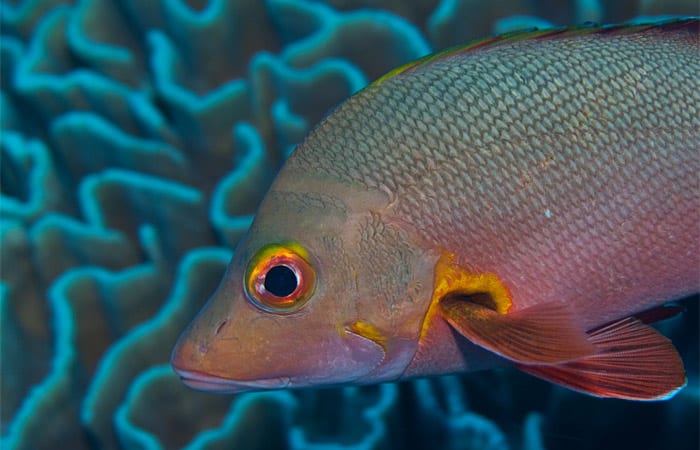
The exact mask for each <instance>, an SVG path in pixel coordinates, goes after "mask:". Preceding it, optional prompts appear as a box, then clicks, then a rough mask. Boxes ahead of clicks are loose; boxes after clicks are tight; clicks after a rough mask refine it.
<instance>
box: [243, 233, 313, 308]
mask: <svg viewBox="0 0 700 450" xmlns="http://www.w3.org/2000/svg"><path fill="white" fill-rule="evenodd" d="M315 285H316V272H315V271H314V269H313V267H312V266H311V263H310V262H309V256H308V252H307V251H306V249H305V248H304V247H302V246H301V245H299V244H297V243H285V244H271V245H266V246H264V247H262V248H261V249H260V250H258V252H257V253H256V254H255V256H253V257H252V258H251V260H250V262H249V263H248V269H247V270H246V275H245V292H246V295H247V296H248V299H249V300H250V301H251V302H252V303H253V305H255V306H256V307H258V308H260V309H262V310H264V311H268V312H274V313H281V314H284V313H290V312H293V311H296V310H298V309H299V308H300V307H301V306H303V305H304V304H305V303H306V301H307V300H308V299H309V298H310V297H311V294H312V293H313V290H314V288H315Z"/></svg>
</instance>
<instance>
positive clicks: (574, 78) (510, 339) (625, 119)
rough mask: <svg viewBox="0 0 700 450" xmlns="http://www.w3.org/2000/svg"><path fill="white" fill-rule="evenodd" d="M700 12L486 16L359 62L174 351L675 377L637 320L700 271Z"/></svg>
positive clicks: (655, 337)
mask: <svg viewBox="0 0 700 450" xmlns="http://www.w3.org/2000/svg"><path fill="white" fill-rule="evenodd" d="M699 48H700V40H699V38H698V20H697V19H692V20H684V21H676V22H669V23H665V24H660V25H639V26H621V27H603V28H578V29H571V30H548V31H538V32H531V33H519V34H512V35H506V36H500V37H496V38H490V39H486V40H483V41H479V42H477V43H473V44H471V45H468V46H466V47H462V48H459V49H452V50H448V51H445V52H441V53H437V54H435V55H431V56H429V57H426V58H423V59H421V60H418V61H416V62H414V63H411V64H408V65H406V66H404V67H401V68H399V69H397V70H395V71H393V72H391V73H390V74H388V75H386V76H385V77H383V78H381V79H379V80H378V81H376V82H375V83H373V84H371V85H370V86H368V87H367V88H365V89H364V90H362V91H361V92H359V93H358V94H356V95H355V96H353V97H351V98H350V99H349V100H347V101H346V102H345V103H343V104H341V105H340V106H339V107H338V108H337V109H336V110H335V111H334V112H333V113H332V114H330V115H329V116H328V117H327V118H326V119H325V120H323V121H322V122H321V123H320V124H319V125H318V126H317V127H316V128H315V129H314V130H313V131H312V132H311V133H310V134H309V136H308V137H307V138H306V139H305V140H304V142H303V143H301V144H300V145H299V146H298V148H297V149H296V151H295V152H294V153H293V154H292V156H291V157H290V158H289V160H288V161H287V163H286V165H285V166H284V168H283V169H282V171H281V172H280V174H279V175H278V177H277V179H276V180H275V182H274V184H273V186H272V188H271V189H270V191H269V193H268V194H267V196H266V198H265V199H264V201H263V203H262V205H261V206H260V209H259V211H258V214H257V217H256V219H255V222H254V224H253V225H252V227H251V229H250V231H249V233H248V235H247V236H246V237H245V238H244V239H243V240H242V242H241V243H240V244H239V246H238V249H237V250H236V253H235V256H234V258H233V260H232V261H231V264H230V266H229V269H228V271H227V273H226V275H225V277H224V279H223V281H222V282H221V285H220V287H219V289H218V290H217V292H216V293H215V294H214V296H213V297H212V298H211V299H210V301H209V302H208V303H207V305H206V306H205V307H204V309H203V310H202V311H201V313H200V314H199V315H198V316H197V317H196V318H195V320H194V321H193V322H192V324H191V325H190V326H189V327H188V328H187V330H186V331H185V332H184V333H183V335H182V337H181V338H180V340H179V341H178V343H177V345H176V347H175V349H174V351H173V356H172V364H173V367H174V368H175V370H176V371H177V373H178V374H179V375H180V376H181V378H182V380H183V381H184V383H185V384H187V385H188V386H191V387H193V388H195V389H202V390H212V391H219V392H241V391H246V390H255V389H275V388H286V387H290V388H299V387H309V386H327V385H339V384H364V383H375V382H382V381H391V380H403V379H408V378H412V377H419V376H427V375H437V374H447V373H456V372H467V371H473V370H481V369H489V368H493V367H498V366H503V365H511V366H515V367H517V368H518V369H520V370H522V371H524V372H527V373H530V374H532V375H535V376H537V377H541V378H544V379H546V380H549V381H552V382H554V383H557V384H560V385H563V386H566V387H569V388H571V389H575V390H578V391H581V392H585V393H588V394H592V395H596V396H601V397H617V398H625V399H636V400H660V399H666V398H670V397H671V396H673V394H674V393H676V392H677V391H678V390H679V389H681V388H682V387H683V386H684V385H685V382H686V378H685V373H684V369H683V363H682V361H681V359H680V357H679V355H678V353H677V352H676V350H675V348H674V347H673V345H672V344H671V342H670V341H669V340H668V339H666V338H665V337H663V336H662V335H661V334H659V333H658V332H657V331H656V330H654V329H653V328H651V327H650V326H649V325H648V324H647V323H648V322H652V321H655V320H658V319H660V318H664V317H667V316H670V315H673V314H674V313H676V312H677V311H676V309H674V308H668V307H664V306H663V305H664V303H665V302H667V301H669V300H673V299H676V298H680V297H683V296H686V295H689V294H692V293H695V292H698V290H700V281H699V277H700V228H699V227H698V223H700V183H699V179H698V174H699V173H700V153H699V152H700V111H699V108H700V76H698V74H699V73H700V51H698V49H699Z"/></svg>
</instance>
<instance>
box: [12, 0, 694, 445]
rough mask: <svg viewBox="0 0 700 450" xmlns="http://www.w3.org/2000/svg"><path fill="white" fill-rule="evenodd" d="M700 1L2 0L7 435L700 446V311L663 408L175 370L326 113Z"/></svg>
mask: <svg viewBox="0 0 700 450" xmlns="http://www.w3.org/2000/svg"><path fill="white" fill-rule="evenodd" d="M693 13H697V4H696V2H695V1H693V0H676V1H673V2H662V1H654V0H624V1H612V0H609V1H603V0H577V1H574V0H571V1H564V2H559V1H557V2H555V1H551V0H539V1H525V0H493V1H477V0H441V1H439V0H415V1H397V0H371V1H370V0H326V1H320V0H317V1H301V0H267V1H257V0H231V1H227V0H209V1H206V0H153V1H140V0H79V1H78V0H76V1H71V0H13V1H3V2H2V3H0V25H2V29H1V32H2V39H1V40H0V58H1V59H0V84H1V88H2V89H1V92H0V113H1V114H0V127H1V130H2V132H1V133H0V155H1V158H2V159H1V162H2V164H0V187H1V192H0V214H1V218H0V246H1V253H0V256H1V260H0V264H2V266H1V267H2V274H1V277H0V314H1V316H0V319H1V320H0V324H1V327H2V328H1V332H2V336H1V341H0V342H1V346H2V347H1V349H0V350H1V351H0V356H1V364H2V379H1V383H0V388H1V391H0V395H1V397H0V399H1V401H2V408H1V409H0V421H1V426H2V430H1V432H2V438H1V439H2V447H3V448H8V449H48V448H55V446H56V445H57V443H60V445H61V446H63V447H65V448H71V449H98V448H101V449H102V448H104V449H132V448H133V449H140V448H142V449H160V448H183V447H184V448H188V449H200V448H201V449H205V448H206V449H216V448H221V449H230V448H242V449H255V448H259V449H267V448H282V449H284V448H286V449H378V448H384V449H399V448H448V449H458V448H459V449H509V448H512V449H518V448H522V449H542V448H545V447H546V448H558V447H566V448H581V449H584V448H591V449H592V448H603V447H607V448H618V447H621V446H623V445H635V446H637V447H640V448H677V449H683V448H687V449H695V448H697V446H698V440H697V439H698V401H699V394H700V390H699V389H698V358H697V354H698V335H697V328H698V327H697V316H698V311H697V301H694V302H689V303H688V308H689V313H688V314H686V315H685V316H683V317H681V318H680V319H676V320H675V321H671V322H669V323H667V324H663V327H664V328H665V330H664V331H665V332H666V333H667V334H669V335H671V336H672V337H673V338H674V340H675V341H676V342H677V344H678V346H679V348H680V349H681V350H682V352H683V353H684V354H685V359H686V362H687V365H688V371H689V376H690V382H689V386H688V387H687V388H686V389H685V390H684V391H683V392H681V394H680V395H678V396H677V397H676V398H675V399H674V400H672V401H670V402H667V403H662V404H652V405H639V404H630V403H624V402H603V401H600V400H595V399H590V398H584V397H582V396H580V395H578V394H574V393H572V392H569V391H564V390H562V389H559V388H556V387H552V386H549V385H547V384H544V383H541V382H539V381H537V380H534V379H531V378H528V377H525V376H523V375H520V374H516V373H514V372H511V371H494V372H489V373H484V374H472V375H469V376H464V377H443V378H438V379H431V380H418V381H415V382H412V383H403V384H384V385H380V386H369V387H363V388H357V387H349V388H338V389H328V390H319V391H299V392H270V393H259V394H247V395H238V396H214V395H207V394H203V393H197V392H193V391H190V390H188V389H186V388H184V387H183V386H182V385H181V384H180V383H179V381H178V380H177V378H176V377H175V376H174V374H173V373H172V372H171V370H170V368H169V367H168V366H167V362H168V358H169V352H170V349H171V348H172V345H173V343H174V341H175V339H176V337H177V335H178V333H179V332H180V331H181V330H182V329H183V327H184V326H185V324H186V323H187V322H188V321H189V320H190V319H191V317H192V316H193V315H194V314H195V312H196V311H197V310H198V309H199V308H200V307H201V306H202V304H203V302H204V301H205V300H206V299H207V297H208V296H209V294H210V293H211V292H212V291H213V290H214V288H215V287H216V285H217V284H218V281H219V280H220V278H221V276H222V274H223V272H224V270H225V267H226V264H227V261H228V260H229V258H230V256H231V251H232V249H233V248H234V246H235V244H236V242H237V241H238V239H239V238H240V237H241V235H242V233H244V232H245V230H246V229H247V227H248V225H249V224H250V221H251V218H252V215H253V214H254V212H255V209H256V206H257V204H258V202H259V201H260V199H261V196H262V195H263V194H264V192H265V191H266V189H267V186H268V185H269V183H270V182H271V180H272V178H273V177H274V174H275V172H276V171H277V170H278V169H279V167H280V165H281V164H282V162H283V161H284V159H285V157H286V156H287V155H288V154H289V152H290V151H291V149H292V148H293V147H294V145H295V144H296V143H298V142H299V140H300V139H301V138H302V137H303V135H304V134H305V133H306V132H307V131H308V130H309V128H310V127H311V126H313V125H314V124H315V123H316V122H317V121H318V120H319V119H320V118H321V117H322V116H323V114H324V113H325V112H326V111H327V110H328V109H329V108H331V107H332V106H333V105H335V104H337V103H338V102H340V101H341V100H343V99H344V98H346V97H347V96H349V95H350V94H352V93H353V92H355V91H357V90H358V89H360V88H361V87H362V86H364V85H365V84H366V83H368V82H369V81H371V80H373V79H375V78H377V77H378V76H380V75H382V74H383V73H385V72H387V71H388V70H390V69H392V68H394V67H396V66H397V65H400V64H402V63H405V62H408V61H410V60H412V59H415V58H417V57H419V56H422V55H424V54H426V53H428V52H430V51H431V50H437V49H440V48H443V47H445V46H447V45H451V44H454V43H458V42H464V41H466V40H469V39H473V38H476V37H479V36H481V35H485V34H489V33H492V32H496V31H498V32H500V31H507V30H511V29H515V28H519V27H529V26H543V25H549V24H573V23H580V22H583V21H587V20H591V21H599V22H608V21H620V20H628V19H631V18H632V17H635V16H639V15H661V14H666V15H668V14H676V15H677V14H693ZM647 424H648V425H647Z"/></svg>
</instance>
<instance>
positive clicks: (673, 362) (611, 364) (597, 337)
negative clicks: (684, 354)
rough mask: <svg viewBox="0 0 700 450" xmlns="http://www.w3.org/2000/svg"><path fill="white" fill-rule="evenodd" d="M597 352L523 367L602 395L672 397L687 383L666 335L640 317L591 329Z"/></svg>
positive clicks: (572, 387) (598, 395) (548, 377)
mask: <svg viewBox="0 0 700 450" xmlns="http://www.w3.org/2000/svg"><path fill="white" fill-rule="evenodd" d="M589 339H590V342H591V343H592V344H593V345H595V346H596V348H597V352H596V353H595V354H594V355H591V356H586V357H583V358H581V359H578V360H576V361H571V362H567V363H564V364H558V365H549V366H545V365H523V364H517V367H518V368H519V369H520V370H522V371H523V372H526V373H529V374H531V375H534V376H536V377H539V378H543V379H545V380H547V381H550V382H553V383H556V384H560V385H562V386H566V387H568V388H570V389H573V390H575V391H579V392H583V393H586V394H589V395H594V396H597V397H611V398H621V399H627V400H647V401H655V400H666V399H669V398H671V397H673V395H675V394H676V392H678V391H679V390H680V389H681V388H683V386H685V384H686V377H685V370H684V368H683V361H682V360H681V358H680V356H679V355H678V352H676V349H675V347H674V346H673V344H672V343H671V341H670V340H668V339H667V338H666V337H664V336H663V335H661V334H660V333H659V332H658V331H656V330H655V329H653V328H652V327H650V326H648V325H645V324H644V323H642V322H641V321H639V320H637V319H636V318H634V317H630V318H627V319H623V320H620V321H618V322H614V323H612V324H610V325H607V326H605V327H603V328H600V329H598V330H596V331H593V332H591V333H590V336H589Z"/></svg>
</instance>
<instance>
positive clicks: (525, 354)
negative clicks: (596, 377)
mask: <svg viewBox="0 0 700 450" xmlns="http://www.w3.org/2000/svg"><path fill="white" fill-rule="evenodd" d="M439 306H440V310H441V312H442V314H443V316H444V317H445V319H446V320H447V321H448V322H449V323H450V325H451V326H452V327H453V328H454V329H455V330H457V331H458V332H459V333H460V334H461V335H462V336H464V337H465V338H467V339H469V340H470V341H472V342H473V343H475V344H476V345H479V346H481V347H484V348H486V349H488V350H490V351H492V352H494V353H496V354H498V355H500V356H502V357H504V358H507V359H510V360H511V361H516V362H520V363H526V364H528V363H529V364H554V363H560V362H564V361H572V360H575V359H579V358H581V357H583V356H587V355H591V354H592V353H593V352H594V351H595V347H594V346H593V345H592V344H591V343H590V342H588V336H587V335H586V333H585V331H584V330H582V329H580V328H579V327H577V326H576V325H575V324H576V321H575V319H574V317H573V316H572V315H571V313H570V311H569V308H568V307H567V306H566V305H565V304H564V303H559V302H555V303H546V304H541V305H535V306H532V307H529V308H526V309H523V310H519V311H514V312H512V313H506V314H500V313H498V312H496V311H494V310H492V309H490V308H488V307H486V306H483V305H481V304H478V303H474V302H471V301H469V299H468V298H463V297H449V298H445V299H443V300H442V301H441V302H440V305H439Z"/></svg>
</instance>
